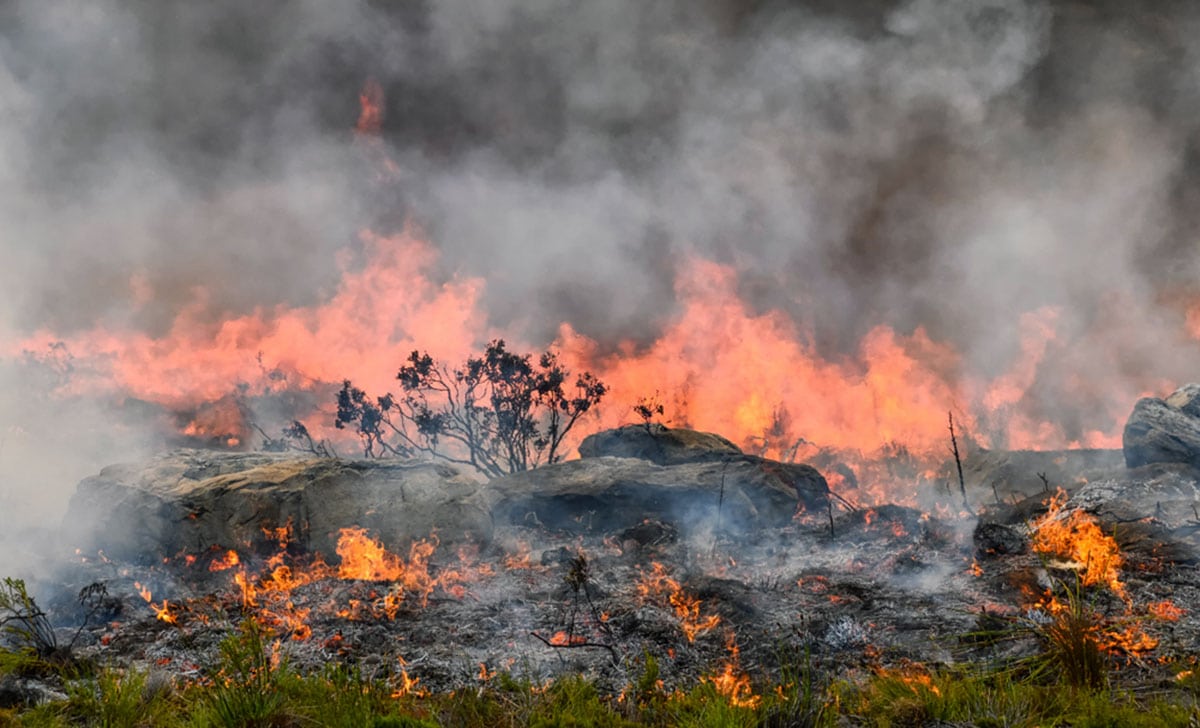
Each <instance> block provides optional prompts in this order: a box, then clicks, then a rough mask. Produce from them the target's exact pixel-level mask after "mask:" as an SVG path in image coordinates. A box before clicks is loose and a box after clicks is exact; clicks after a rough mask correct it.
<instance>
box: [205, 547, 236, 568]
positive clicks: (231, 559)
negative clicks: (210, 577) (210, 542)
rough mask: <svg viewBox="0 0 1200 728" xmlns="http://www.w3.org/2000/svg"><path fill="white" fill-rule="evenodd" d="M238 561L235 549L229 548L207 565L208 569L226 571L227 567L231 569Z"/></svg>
mask: <svg viewBox="0 0 1200 728" xmlns="http://www.w3.org/2000/svg"><path fill="white" fill-rule="evenodd" d="M240 563H241V559H240V558H239V557H238V554H237V551H234V550H233V549H230V550H229V551H226V552H225V553H224V554H221V555H220V556H218V557H217V558H215V559H213V560H212V561H211V562H210V563H209V565H208V570H209V571H228V570H229V569H232V568H233V567H235V566H237V565H238V564H240Z"/></svg>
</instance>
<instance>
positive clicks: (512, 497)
mask: <svg viewBox="0 0 1200 728" xmlns="http://www.w3.org/2000/svg"><path fill="white" fill-rule="evenodd" d="M489 493H490V494H491V496H492V497H493V498H494V504H495V505H494V510H493V513H494V515H495V516H496V518H497V519H504V520H507V521H509V522H512V523H515V524H526V525H537V524H540V525H543V526H546V527H549V528H554V529H561V530H566V531H571V532H602V533H617V532H620V531H623V530H625V529H630V528H636V527H637V526H638V525H639V524H641V523H643V521H644V520H645V519H647V518H649V519H655V520H661V521H665V522H667V523H670V524H671V525H672V526H674V527H675V528H677V529H679V531H680V532H681V533H684V532H686V531H688V530H693V529H694V528H695V527H697V526H699V525H700V524H702V523H703V524H707V525H709V526H715V525H716V523H717V519H718V508H719V510H720V522H721V527H722V529H723V530H730V531H737V532H741V533H753V531H754V529H755V528H757V527H771V526H780V525H785V524H787V523H788V522H789V521H790V520H791V519H792V517H793V516H794V515H795V514H796V510H797V508H798V507H799V506H801V505H804V506H806V507H808V508H821V509H823V508H824V507H825V504H826V502H827V501H826V497H827V494H828V486H827V485H826V483H825V479H824V478H823V477H822V476H821V474H820V473H819V472H817V470H816V469H815V468H813V467H811V466H808V465H798V464H787V463H778V462H774V461H771V460H765V459H763V458H757V457H753V456H749V455H739V456H737V457H736V458H735V459H729V460H726V461H724V462H714V461H709V462H690V463H681V464H678V465H667V466H663V465H656V464H654V463H652V462H647V461H646V460H641V459H635V458H617V457H588V458H584V459H582V460H570V461H567V462H563V463H557V464H554V465H546V466H543V467H540V468H537V469H536V470H530V471H527V472H523V473H516V474H514V475H509V476H505V477H503V478H497V479H496V480H493V481H492V483H491V485H490V488H489Z"/></svg>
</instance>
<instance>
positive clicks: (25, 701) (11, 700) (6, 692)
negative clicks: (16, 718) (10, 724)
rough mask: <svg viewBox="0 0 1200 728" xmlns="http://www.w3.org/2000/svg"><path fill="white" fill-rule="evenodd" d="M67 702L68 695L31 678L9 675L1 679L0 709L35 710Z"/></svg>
mask: <svg viewBox="0 0 1200 728" xmlns="http://www.w3.org/2000/svg"><path fill="white" fill-rule="evenodd" d="M66 700H67V694H66V693H64V692H62V690H59V689H57V688H55V687H52V686H50V685H49V684H47V683H44V682H42V681H40V680H37V679H35V678H31V677H21V676H19V675H15V674H11V673H10V674H7V675H4V676H2V677H0V708H3V709H7V710H11V709H14V708H35V707H37V706H39V705H45V704H46V703H59V702H64V701H66Z"/></svg>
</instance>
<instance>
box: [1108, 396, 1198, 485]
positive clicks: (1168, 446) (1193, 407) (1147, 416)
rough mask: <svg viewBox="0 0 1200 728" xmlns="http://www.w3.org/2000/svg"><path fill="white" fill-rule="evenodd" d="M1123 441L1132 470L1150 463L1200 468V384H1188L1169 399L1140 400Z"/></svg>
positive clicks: (1130, 417) (1126, 428)
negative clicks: (1182, 464)
mask: <svg viewBox="0 0 1200 728" xmlns="http://www.w3.org/2000/svg"><path fill="white" fill-rule="evenodd" d="M1122 439H1123V446H1124V451H1125V464H1126V465H1127V466H1128V467H1130V468H1136V467H1140V466H1142V465H1148V464H1150V463H1186V464H1188V465H1191V466H1193V467H1200V384H1186V385H1184V386H1182V387H1180V388H1179V389H1177V390H1175V392H1173V393H1172V394H1171V395H1170V396H1169V397H1167V398H1166V399H1158V398H1156V397H1145V398H1143V399H1139V400H1138V401H1137V404H1135V405H1134V406H1133V412H1132V413H1131V414H1130V415H1129V420H1128V421H1127V422H1126V423H1125V432H1124V435H1123V438H1122Z"/></svg>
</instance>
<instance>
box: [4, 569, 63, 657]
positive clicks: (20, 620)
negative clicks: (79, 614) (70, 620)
mask: <svg viewBox="0 0 1200 728" xmlns="http://www.w3.org/2000/svg"><path fill="white" fill-rule="evenodd" d="M0 627H2V628H3V630H4V634H6V635H7V636H8V638H9V640H10V641H11V642H12V644H13V645H14V646H16V647H18V648H28V649H31V650H33V651H34V652H35V653H37V655H39V656H40V657H49V656H51V655H53V654H54V653H56V652H57V651H58V640H57V639H56V638H55V637H54V627H53V626H52V625H51V624H50V620H49V619H48V618H47V617H46V613H45V612H44V611H42V608H41V607H39V606H38V605H37V602H35V601H34V599H33V597H31V596H30V595H29V592H28V590H27V589H26V588H25V581H24V580H23V579H14V578H12V577H5V578H4V581H3V583H0Z"/></svg>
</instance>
